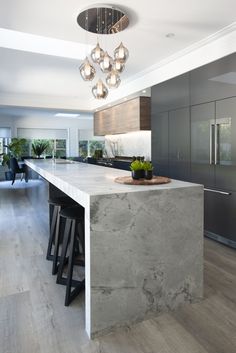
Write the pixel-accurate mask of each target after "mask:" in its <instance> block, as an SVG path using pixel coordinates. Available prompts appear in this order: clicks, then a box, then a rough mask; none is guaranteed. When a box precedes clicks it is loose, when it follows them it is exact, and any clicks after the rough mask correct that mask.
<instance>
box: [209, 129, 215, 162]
mask: <svg viewBox="0 0 236 353" xmlns="http://www.w3.org/2000/svg"><path fill="white" fill-rule="evenodd" d="M214 132H215V125H214V124H211V126H210V164H214V163H213V158H212V150H213V133H214ZM214 143H215V141H214Z"/></svg>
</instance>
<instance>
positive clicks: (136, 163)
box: [130, 159, 144, 171]
mask: <svg viewBox="0 0 236 353" xmlns="http://www.w3.org/2000/svg"><path fill="white" fill-rule="evenodd" d="M130 169H131V170H133V171H136V170H143V169H144V168H143V162H142V161H139V160H137V159H135V161H133V162H132V163H131V164H130Z"/></svg>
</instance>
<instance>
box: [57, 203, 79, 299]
mask: <svg viewBox="0 0 236 353" xmlns="http://www.w3.org/2000/svg"><path fill="white" fill-rule="evenodd" d="M83 210H84V209H83ZM60 216H61V217H63V218H65V220H66V225H65V232H64V236H63V243H62V251H61V256H60V260H59V268H58V274H57V283H59V284H63V285H66V296H65V306H68V305H69V304H70V303H71V301H72V300H73V299H74V298H75V297H76V296H77V295H78V294H79V292H80V291H81V290H82V289H84V286H85V280H84V279H83V280H81V281H80V280H74V279H73V267H74V265H80V266H84V254H85V251H84V212H81V206H73V207H68V208H65V209H63V210H61V211H60ZM67 254H68V257H67ZM67 263H68V267H67V276H66V277H64V276H63V271H64V269H65V266H66V264H67ZM72 287H74V289H73V290H71V288H72Z"/></svg>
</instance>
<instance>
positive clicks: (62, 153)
mask: <svg viewBox="0 0 236 353" xmlns="http://www.w3.org/2000/svg"><path fill="white" fill-rule="evenodd" d="M41 142H43V143H47V144H48V147H47V149H46V150H45V151H44V152H43V154H42V156H43V157H56V158H60V157H66V140H65V139H32V140H31V139H27V140H26V143H25V145H24V149H23V153H22V156H24V157H28V156H32V157H34V152H33V149H32V144H37V143H41Z"/></svg>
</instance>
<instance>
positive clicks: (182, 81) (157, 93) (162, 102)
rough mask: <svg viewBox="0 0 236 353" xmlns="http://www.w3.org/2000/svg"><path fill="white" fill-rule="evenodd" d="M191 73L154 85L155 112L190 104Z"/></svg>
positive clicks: (152, 97)
mask: <svg viewBox="0 0 236 353" xmlns="http://www.w3.org/2000/svg"><path fill="white" fill-rule="evenodd" d="M189 75H190V74H189V73H186V74H184V75H180V76H178V77H175V78H173V79H171V80H168V81H165V82H163V83H160V84H159V85H156V86H154V87H152V93H151V102H152V103H151V104H152V111H153V112H155V114H157V113H159V112H166V111H169V110H174V109H177V108H180V107H186V106H189V104H190V97H189Z"/></svg>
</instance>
